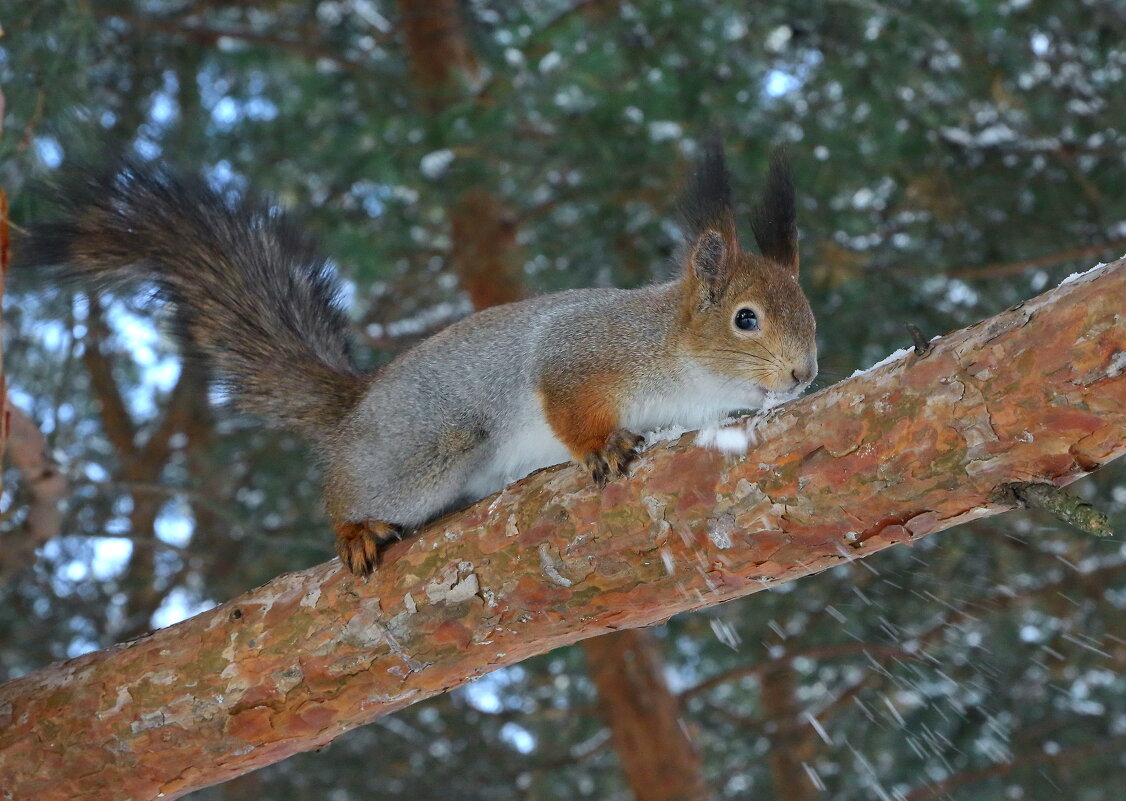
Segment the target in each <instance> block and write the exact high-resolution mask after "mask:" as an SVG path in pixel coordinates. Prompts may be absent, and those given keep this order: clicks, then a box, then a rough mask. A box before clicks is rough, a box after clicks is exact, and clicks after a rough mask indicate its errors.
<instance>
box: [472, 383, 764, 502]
mask: <svg viewBox="0 0 1126 801" xmlns="http://www.w3.org/2000/svg"><path fill="white" fill-rule="evenodd" d="M765 396H766V393H765V392H764V391H763V390H762V389H761V388H760V387H758V386H757V385H754V384H751V383H748V382H742V381H736V380H732V379H728V378H726V377H724V376H720V375H717V374H716V373H713V372H711V371H710V370H705V369H703V368H699V367H695V366H693V367H690V368H689V369H687V370H686V371H685V372H684V374H683V378H682V379H681V380H680V381H678V382H676V383H670V384H667V385H664V386H662V387H661V388H660V389H658V390H655V391H651V392H639V393H637V395H636V396H635V397H634V398H633V399H631V401H630V402H629V403H628V404H627V406H626V409H625V410H624V413H623V415H622V421H621V425H622V427H623V428H627V429H629V430H630V431H634V432H636V433H638V434H642V435H644V434H648V433H650V432H652V431H656V430H658V429H661V428H668V427H670V426H676V427H680V428H684V429H685V430H689V429H693V428H700V427H701V426H706V425H709V424H711V423H716V422H719V421H720V420H723V418H725V417H726V416H728V415H729V414H731V413H732V412H734V411H737V410H739V409H758V408H761V407H762V405H763V402H764V399H765ZM498 434H499V441H498V442H497V448H496V450H495V452H494V453H493V457H492V459H491V460H490V461H489V462H488V463H486V464H485V465H484V466H483V467H482V468H481V469H480V470H478V471H477V472H476V473H474V474H473V475H472V476H470V478H469V481H467V482H466V486H465V492H466V495H467V496H472V497H474V498H484V497H485V496H486V495H491V494H492V493H494V492H496V491H497V490H499V489H501V488H502V487H504V486H505V485H507V484H509V483H511V482H513V481H515V480H516V479H518V478H523V477H524V476H526V475H528V474H529V473H531V472H533V471H535V470H539V469H540V468H543V467H549V466H550V465H553V464H561V463H563V462H567V461H570V459H571V454H570V452H569V451H568V450H567V448H566V446H564V445H563V443H562V442H560V441H559V440H558V439H556V437H555V434H554V433H553V432H552V430H551V426H549V425H548V423H547V419H546V418H545V417H544V413H543V409H542V408H541V407H540V404H539V402H538V400H537V401H534V402H533V404H530V405H529V406H527V407H525V408H522V409H520V410H519V411H518V412H517V413H516V414H514V415H513V419H512V422H511V425H510V426H508V427H507V430H506V431H502V432H498Z"/></svg>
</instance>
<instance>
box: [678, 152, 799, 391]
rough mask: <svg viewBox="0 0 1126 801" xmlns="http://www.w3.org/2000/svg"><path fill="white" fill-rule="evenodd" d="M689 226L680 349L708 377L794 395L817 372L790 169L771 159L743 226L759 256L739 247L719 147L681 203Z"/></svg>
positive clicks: (704, 157) (706, 154) (703, 160)
mask: <svg viewBox="0 0 1126 801" xmlns="http://www.w3.org/2000/svg"><path fill="white" fill-rule="evenodd" d="M682 209H683V212H684V217H685V220H686V222H687V225H688V238H687V241H686V243H685V244H686V247H685V250H684V254H685V255H684V267H683V277H682V284H683V287H684V299H683V312H684V315H685V317H686V320H685V325H684V326H683V328H682V331H681V336H682V346H683V347H684V349H685V350H686V351H687V352H688V353H689V354H691V356H692V357H693V358H694V359H697V360H699V361H700V363H701V364H704V365H705V366H707V368H708V369H709V370H711V371H712V372H715V373H718V374H720V375H723V376H725V377H728V378H733V379H736V380H742V381H746V382H747V383H749V384H755V385H758V386H759V387H761V388H762V389H763V390H766V391H768V392H772V393H777V394H780V395H783V396H794V395H797V394H798V393H800V392H801V391H802V390H804V389H805V388H806V387H807V386H808V385H809V383H810V382H811V381H813V379H814V377H816V375H817V343H816V338H815V325H814V320H813V312H812V311H811V310H810V307H809V301H808V300H807V299H806V297H805V293H803V292H802V290H801V286H800V285H799V284H798V233H797V226H796V224H795V210H794V187H793V183H792V182H791V179H790V174H789V170H788V169H787V167H786V163H785V161H784V160H783V159H782V158H781V157H780V156H775V157H774V158H773V159H772V160H771V163H770V171H769V173H768V174H767V180H766V189H765V191H764V192H763V195H762V201H761V203H760V204H759V205H758V206H757V207H756V208H755V209H754V211H753V213H752V217H751V227H752V230H753V231H754V236H755V241H756V242H757V243H758V246H759V250H760V251H761V255H758V254H754V253H747V252H745V251H743V250H742V249H741V248H740V247H739V240H738V236H737V234H736V225H735V212H734V209H733V206H732V203H731V187H730V180H729V176H728V172H727V166H726V164H725V163H724V158H723V149H722V146H721V145H720V143H719V140H718V139H717V138H715V137H712V138H711V139H709V140H708V141H707V142H706V144H705V146H704V151H703V155H702V157H701V159H700V163H699V166H698V167H697V169H696V174H695V180H694V181H693V183H692V185H691V186H690V188H689V190H688V192H687V193H686V194H685V197H684V200H683V201H682Z"/></svg>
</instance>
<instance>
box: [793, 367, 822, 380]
mask: <svg viewBox="0 0 1126 801" xmlns="http://www.w3.org/2000/svg"><path fill="white" fill-rule="evenodd" d="M816 375H817V366H816V365H813V364H805V365H803V366H802V367H795V368H794V369H793V370H791V371H790V377H791V378H793V379H794V381H795V382H796V383H798V384H808V383H809V382H810V381H812V380H813V379H814V377H815V376H816Z"/></svg>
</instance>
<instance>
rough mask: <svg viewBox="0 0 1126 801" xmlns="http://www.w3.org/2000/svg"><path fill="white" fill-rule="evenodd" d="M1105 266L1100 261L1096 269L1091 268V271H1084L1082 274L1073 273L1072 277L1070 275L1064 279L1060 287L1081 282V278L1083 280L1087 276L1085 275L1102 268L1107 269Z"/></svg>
mask: <svg viewBox="0 0 1126 801" xmlns="http://www.w3.org/2000/svg"><path fill="white" fill-rule="evenodd" d="M1105 266H1106V265H1105V264H1103V263H1102V262H1101V261H1100V262H1099V263H1098V264H1096V265H1095V266H1094V267H1092V268H1091V269H1089V270H1084V271H1083V272H1081V273H1072V274H1071V275H1069V276H1068V277H1067V278H1065V279H1063V280H1062V281H1060V283H1059V285H1060V286H1063V285H1064V284H1070V283H1071V282H1072V281H1078V280H1079V279H1080V278H1082V277H1083V276H1085V275H1086V274H1087V273H1090V272H1094V271H1095V270H1097V269H1099V268H1100V267H1105Z"/></svg>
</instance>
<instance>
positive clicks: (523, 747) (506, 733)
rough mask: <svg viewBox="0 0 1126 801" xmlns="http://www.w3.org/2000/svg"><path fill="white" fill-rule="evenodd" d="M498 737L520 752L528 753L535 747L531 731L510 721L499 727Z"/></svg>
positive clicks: (534, 739)
mask: <svg viewBox="0 0 1126 801" xmlns="http://www.w3.org/2000/svg"><path fill="white" fill-rule="evenodd" d="M500 739H501V740H503V741H504V742H506V743H508V744H509V745H511V746H512V747H513V748H515V749H516V750H517V751H519V752H520V753H521V754H530V753H531V752H532V751H534V750H535V747H536V738H535V737H533V736H532V733H531V732H530V731H528V730H527V729H525V728H524V727H523V726H521V725H519V724H517V723H512V722H511V721H510V722H508V723H505V724H504V725H503V726H501V727H500Z"/></svg>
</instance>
